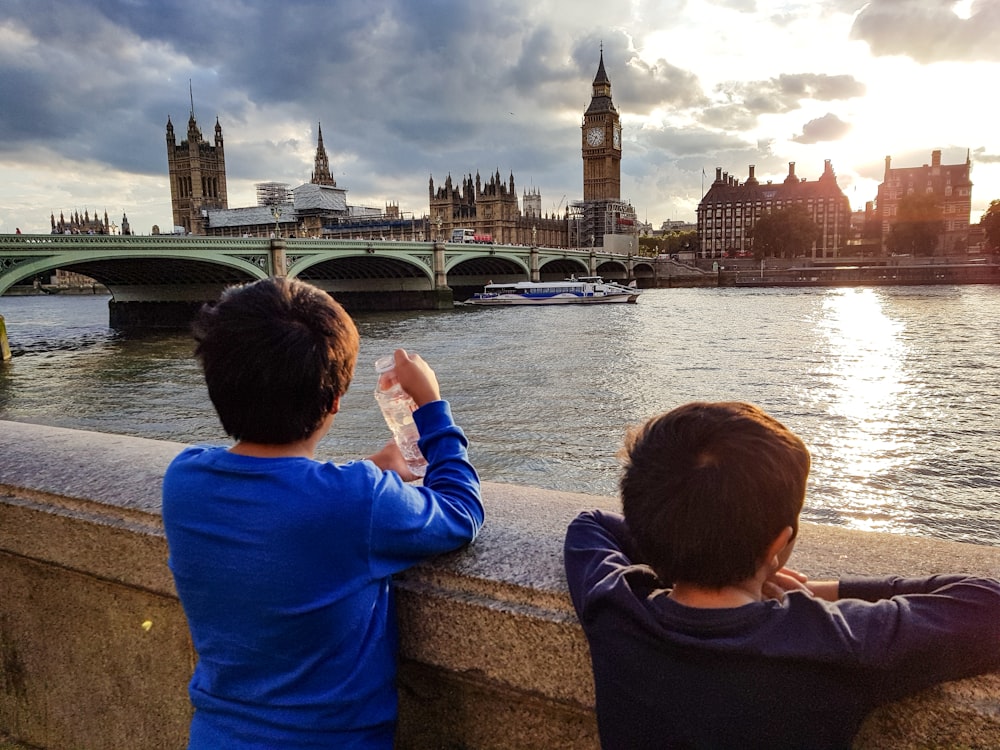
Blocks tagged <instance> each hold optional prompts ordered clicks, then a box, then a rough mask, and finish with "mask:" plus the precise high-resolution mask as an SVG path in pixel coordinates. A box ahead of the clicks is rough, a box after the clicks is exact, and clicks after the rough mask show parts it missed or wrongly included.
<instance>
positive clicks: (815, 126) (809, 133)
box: [792, 112, 851, 143]
mask: <svg viewBox="0 0 1000 750" xmlns="http://www.w3.org/2000/svg"><path fill="white" fill-rule="evenodd" d="M850 129H851V126H850V124H849V123H846V122H844V121H843V120H841V119H840V118H839V117H837V116H836V115H835V114H833V113H832V112H828V113H826V114H825V115H823V116H822V117H818V118H816V119H815V120H810V121H809V122H807V123H806V124H805V125H803V126H802V133H801V134H799V135H797V136H795V137H794V138H792V140H793V141H796V142H797V143H820V142H821V141H836V140H839V139H841V138H843V137H844V136H845V135H847V133H848V131H850Z"/></svg>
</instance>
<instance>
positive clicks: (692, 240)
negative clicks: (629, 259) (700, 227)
mask: <svg viewBox="0 0 1000 750" xmlns="http://www.w3.org/2000/svg"><path fill="white" fill-rule="evenodd" d="M697 246H698V233H697V232H696V231H694V230H691V231H690V232H679V231H676V230H674V231H672V232H667V233H665V234H663V235H660V236H659V237H640V238H639V254H640V255H646V256H650V257H652V256H655V255H656V254H658V253H659V254H663V255H673V254H674V253H679V252H681V251H683V250H685V249H687V250H693V249H695V248H696V247H697Z"/></svg>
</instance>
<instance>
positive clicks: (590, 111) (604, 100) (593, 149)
mask: <svg viewBox="0 0 1000 750" xmlns="http://www.w3.org/2000/svg"><path fill="white" fill-rule="evenodd" d="M581 130H582V150H583V200H584V201H606V200H610V201H619V200H621V183H622V180H621V163H622V126H621V120H620V119H619V117H618V111H617V110H616V109H615V105H614V103H613V102H612V101H611V81H610V80H609V79H608V74H607V72H606V71H605V70H604V50H601V61H600V64H599V65H598V66H597V75H596V76H595V77H594V85H593V94H592V95H591V99H590V106H589V107H587V111H586V112H584V114H583V125H582V127H581Z"/></svg>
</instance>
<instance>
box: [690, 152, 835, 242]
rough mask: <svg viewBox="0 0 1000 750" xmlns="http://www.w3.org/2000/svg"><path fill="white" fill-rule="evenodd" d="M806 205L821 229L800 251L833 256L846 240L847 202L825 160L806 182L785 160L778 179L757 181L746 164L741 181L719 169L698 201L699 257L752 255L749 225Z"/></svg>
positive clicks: (751, 225) (751, 166)
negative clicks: (785, 168) (819, 172)
mask: <svg viewBox="0 0 1000 750" xmlns="http://www.w3.org/2000/svg"><path fill="white" fill-rule="evenodd" d="M793 205H800V206H803V207H805V209H806V211H807V212H808V214H809V216H810V218H811V219H812V220H813V221H814V222H815V223H816V225H817V226H818V227H819V228H820V232H821V234H820V237H819V239H818V240H817V241H816V242H815V243H814V244H813V246H812V247H811V248H802V250H803V252H802V253H801V254H802V255H806V256H808V257H811V258H833V257H836V256H837V255H838V253H839V252H840V251H841V249H842V248H843V247H844V246H845V245H846V244H847V240H848V237H849V233H850V221H851V206H850V202H849V201H848V200H847V197H846V196H845V195H844V193H843V191H842V190H841V189H840V187H839V186H838V185H837V177H836V175H835V174H834V171H833V166H832V164H831V163H830V160H829V159H827V160H826V162H825V163H824V167H823V174H822V175H821V176H820V178H819V179H818V180H815V181H813V182H809V181H808V180H806V179H804V178H802V179H800V178H799V177H797V176H796V175H795V162H789V164H788V175H787V176H786V177H785V179H784V180H783V181H782V182H780V183H772V182H771V181H770V180H768V181H767V182H766V183H764V184H761V183H760V182H759V181H758V180H757V178H756V177H755V176H754V165H752V164H751V165H750V172H749V176H748V177H747V179H746V181H745V182H742V183H741V182H740V181H739V180H737V179H736V178H735V177H733V176H732V175H730V174H729V173H728V172H723V171H722V168H721V167H717V168H716V170H715V181H714V182H713V183H712V186H711V187H710V188H709V190H708V192H707V193H705V196H704V197H703V198H702V199H701V202H700V203H699V204H698V257H700V258H734V257H751V256H753V232H752V230H753V227H754V224H756V222H757V220H758V219H759V218H760V217H761V216H764V215H765V214H769V213H771V212H772V211H777V210H779V209H782V208H788V207H789V206H793Z"/></svg>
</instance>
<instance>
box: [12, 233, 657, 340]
mask: <svg viewBox="0 0 1000 750" xmlns="http://www.w3.org/2000/svg"><path fill="white" fill-rule="evenodd" d="M57 268H59V269H62V270H65V271H74V272H76V273H81V274H84V275H85V276H89V277H90V278H92V279H94V280H95V281H97V282H99V283H100V284H102V285H104V286H105V287H107V288H108V290H109V291H110V292H111V302H110V303H109V306H110V310H111V312H110V317H111V325H113V326H121V327H126V326H130V325H154V326H155V325H165V326H169V325H178V324H179V325H183V324H185V323H186V322H187V320H189V319H190V315H191V313H192V311H193V310H194V309H196V308H197V307H198V306H199V305H201V304H202V303H203V302H207V301H211V300H215V299H217V298H218V296H219V293H220V292H221V291H222V289H224V288H225V287H226V286H228V285H231V284H240V283H245V282H248V281H253V280H255V279H262V278H267V277H269V276H291V277H296V278H300V279H303V280H305V281H308V282H310V283H312V284H315V285H316V286H318V287H320V288H322V289H324V290H326V291H328V292H330V293H331V294H333V295H335V296H336V297H337V299H338V300H339V301H341V302H342V303H343V304H344V305H345V306H346V307H347V308H348V309H354V310H362V309H364V310H372V309H440V308H447V307H451V306H452V305H453V303H454V302H455V301H456V300H464V299H466V298H468V297H469V296H471V295H472V293H473V292H475V291H479V290H481V289H482V287H483V285H485V284H486V283H488V282H490V281H494V282H509V281H526V280H531V281H550V280H559V279H564V278H567V277H568V276H571V275H574V274H575V275H577V276H586V275H600V276H603V277H605V278H608V279H615V280H619V281H631V280H633V279H643V278H652V277H653V275H654V269H653V263H652V261H651V260H649V259H644V258H637V257H634V256H631V255H620V254H616V253H610V252H605V251H602V250H600V249H586V248H584V249H578V248H546V247H527V246H519V245H478V244H454V243H447V242H397V241H381V242H379V241H366V240H324V239H295V238H287V239H285V238H281V239H267V238H238V237H233V238H229V237H226V238H221V237H192V236H187V237H183V236H151V237H137V236H126V237H121V236H106V235H47V234H36V235H0V294H3V293H4V292H6V291H7V290H9V289H10V288H11V287H12V286H14V285H17V284H33V283H34V282H35V280H38V281H39V284H46V283H47V281H48V277H49V275H50V274H51V273H52V272H53V271H54V270H55V269H57ZM52 291H56V290H52Z"/></svg>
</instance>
